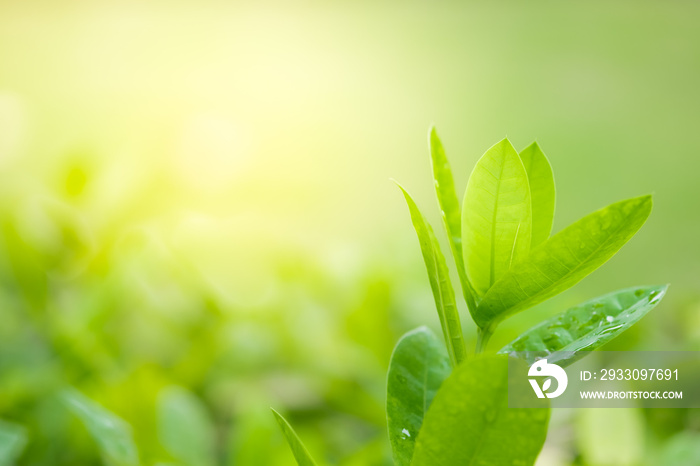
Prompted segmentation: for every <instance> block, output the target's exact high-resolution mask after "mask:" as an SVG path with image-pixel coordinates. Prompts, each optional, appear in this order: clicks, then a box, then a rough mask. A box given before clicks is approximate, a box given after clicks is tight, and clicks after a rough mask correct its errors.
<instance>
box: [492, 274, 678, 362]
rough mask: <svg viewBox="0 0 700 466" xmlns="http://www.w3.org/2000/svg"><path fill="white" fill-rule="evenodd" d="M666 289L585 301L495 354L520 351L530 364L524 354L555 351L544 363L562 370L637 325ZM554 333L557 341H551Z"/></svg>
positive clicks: (646, 289)
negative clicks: (554, 363)
mask: <svg viewBox="0 0 700 466" xmlns="http://www.w3.org/2000/svg"><path fill="white" fill-rule="evenodd" d="M667 289H668V285H657V286H647V287H642V288H640V287H634V288H626V289H623V290H618V291H615V292H613V293H609V294H606V295H604V296H600V297H598V298H595V299H592V300H590V301H586V302H585V303H582V304H579V305H578V306H575V307H572V308H569V309H567V310H566V311H564V312H562V313H561V314H559V315H556V316H554V317H552V318H551V319H547V320H545V321H544V322H542V323H540V324H538V325H537V326H535V327H533V328H531V329H530V330H528V331H527V332H525V333H523V334H522V335H520V336H519V337H518V338H516V339H515V340H513V341H512V342H510V343H509V344H508V345H506V346H505V347H503V348H502V349H501V350H500V351H499V353H520V352H523V354H521V355H520V356H522V357H524V358H526V360H527V361H528V363H533V362H534V355H532V354H527V353H525V352H543V353H555V352H556V355H554V358H548V359H547V360H548V362H550V363H553V362H556V363H557V364H558V365H560V366H562V367H566V366H568V365H569V364H571V363H573V362H575V361H577V360H579V359H581V358H582V357H584V356H586V355H587V354H588V352H589V351H592V350H594V349H596V348H599V347H601V346H603V345H604V344H605V343H607V342H609V341H610V340H612V339H613V338H615V337H616V336H618V335H619V334H621V333H622V332H624V331H625V330H627V329H628V328H630V327H631V326H632V325H634V324H635V323H637V322H638V321H639V320H640V319H641V318H642V317H644V316H645V315H646V314H647V313H648V312H649V311H651V310H652V309H653V308H654V307H655V306H656V305H657V304H658V303H659V301H660V300H661V298H662V297H663V296H664V295H665V294H666V290H667ZM555 332H558V333H559V334H560V336H559V338H551V336H552V334H554V333H555ZM584 349H585V351H582V350H584ZM516 355H517V354H516Z"/></svg>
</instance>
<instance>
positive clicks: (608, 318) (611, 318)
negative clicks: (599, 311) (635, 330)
mask: <svg viewBox="0 0 700 466" xmlns="http://www.w3.org/2000/svg"><path fill="white" fill-rule="evenodd" d="M605 320H607V321H608V322H612V321H613V320H615V318H614V317H613V316H607V317H606V318H605Z"/></svg>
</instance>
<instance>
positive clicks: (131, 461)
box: [63, 390, 139, 466]
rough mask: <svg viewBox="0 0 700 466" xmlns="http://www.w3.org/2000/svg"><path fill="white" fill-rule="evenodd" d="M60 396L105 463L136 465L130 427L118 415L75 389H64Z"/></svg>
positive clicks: (134, 447) (134, 446) (116, 465)
mask: <svg viewBox="0 0 700 466" xmlns="http://www.w3.org/2000/svg"><path fill="white" fill-rule="evenodd" d="M63 398H64V400H65V402H66V404H67V405H68V407H69V408H70V410H71V411H72V412H73V414H75V415H76V416H77V417H78V418H80V420H81V421H83V424H85V427H87V429H88V431H89V432H90V435H91V436H92V438H93V439H94V440H95V441H96V442H97V445H98V446H99V448H100V452H101V454H102V457H103V459H104V461H105V463H106V464H108V465H114V466H136V465H138V464H139V457H138V452H137V450H136V445H135V444H134V440H133V438H132V436H131V427H130V426H129V425H128V424H127V423H126V422H125V421H124V420H123V419H121V418H120V417H118V416H116V415H115V414H113V413H111V412H109V411H107V410H106V409H104V408H103V407H102V406H100V405H99V404H97V403H95V402H94V401H92V400H91V399H89V398H87V397H86V396H84V395H83V394H82V393H80V392H78V391H76V390H69V391H66V392H64V394H63Z"/></svg>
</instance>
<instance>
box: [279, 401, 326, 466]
mask: <svg viewBox="0 0 700 466" xmlns="http://www.w3.org/2000/svg"><path fill="white" fill-rule="evenodd" d="M270 409H271V410H272V414H274V415H275V419H276V420H277V423H278V424H279V426H280V429H281V430H282V433H283V434H284V437H285V438H286V439H287V444H288V445H289V448H291V449H292V453H293V454H294V459H296V460H297V464H298V465H299V466H316V462H314V460H313V458H312V457H311V455H310V454H309V451H308V450H307V449H306V447H305V446H304V444H303V443H301V440H300V439H299V436H298V435H297V433H296V432H294V429H292V426H290V425H289V423H288V422H287V420H286V419H285V418H283V417H282V415H281V414H280V413H278V412H277V411H275V410H274V409H272V408H270Z"/></svg>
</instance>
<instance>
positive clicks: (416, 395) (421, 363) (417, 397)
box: [386, 327, 450, 466]
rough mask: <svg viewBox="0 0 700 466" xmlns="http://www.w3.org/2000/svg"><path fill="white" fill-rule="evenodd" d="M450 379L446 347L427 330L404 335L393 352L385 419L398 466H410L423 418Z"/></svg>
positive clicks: (417, 330) (422, 328) (422, 329)
mask: <svg viewBox="0 0 700 466" xmlns="http://www.w3.org/2000/svg"><path fill="white" fill-rule="evenodd" d="M448 375H450V359H449V357H448V356H447V351H446V350H445V345H443V343H442V342H441V341H440V340H439V339H438V338H437V337H436V336H435V334H434V333H433V332H431V331H430V330H429V329H428V328H426V327H420V328H417V329H415V330H412V331H411V332H408V333H407V334H405V335H404V336H403V337H401V339H400V340H399V342H398V343H397V344H396V348H394V353H393V354H392V356H391V362H390V364H389V373H388V376H387V399H386V417H387V424H388V428H389V441H390V443H391V448H392V452H393V456H394V464H395V465H396V466H408V465H409V464H411V458H412V457H413V448H414V445H415V442H416V438H417V437H418V432H419V431H420V427H421V425H422V424H423V418H424V416H425V413H426V412H427V411H428V407H429V406H430V403H431V402H432V400H433V397H434V396H435V393H436V392H437V390H438V388H440V385H441V384H442V382H443V381H444V380H445V379H446V378H447V376H448Z"/></svg>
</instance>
